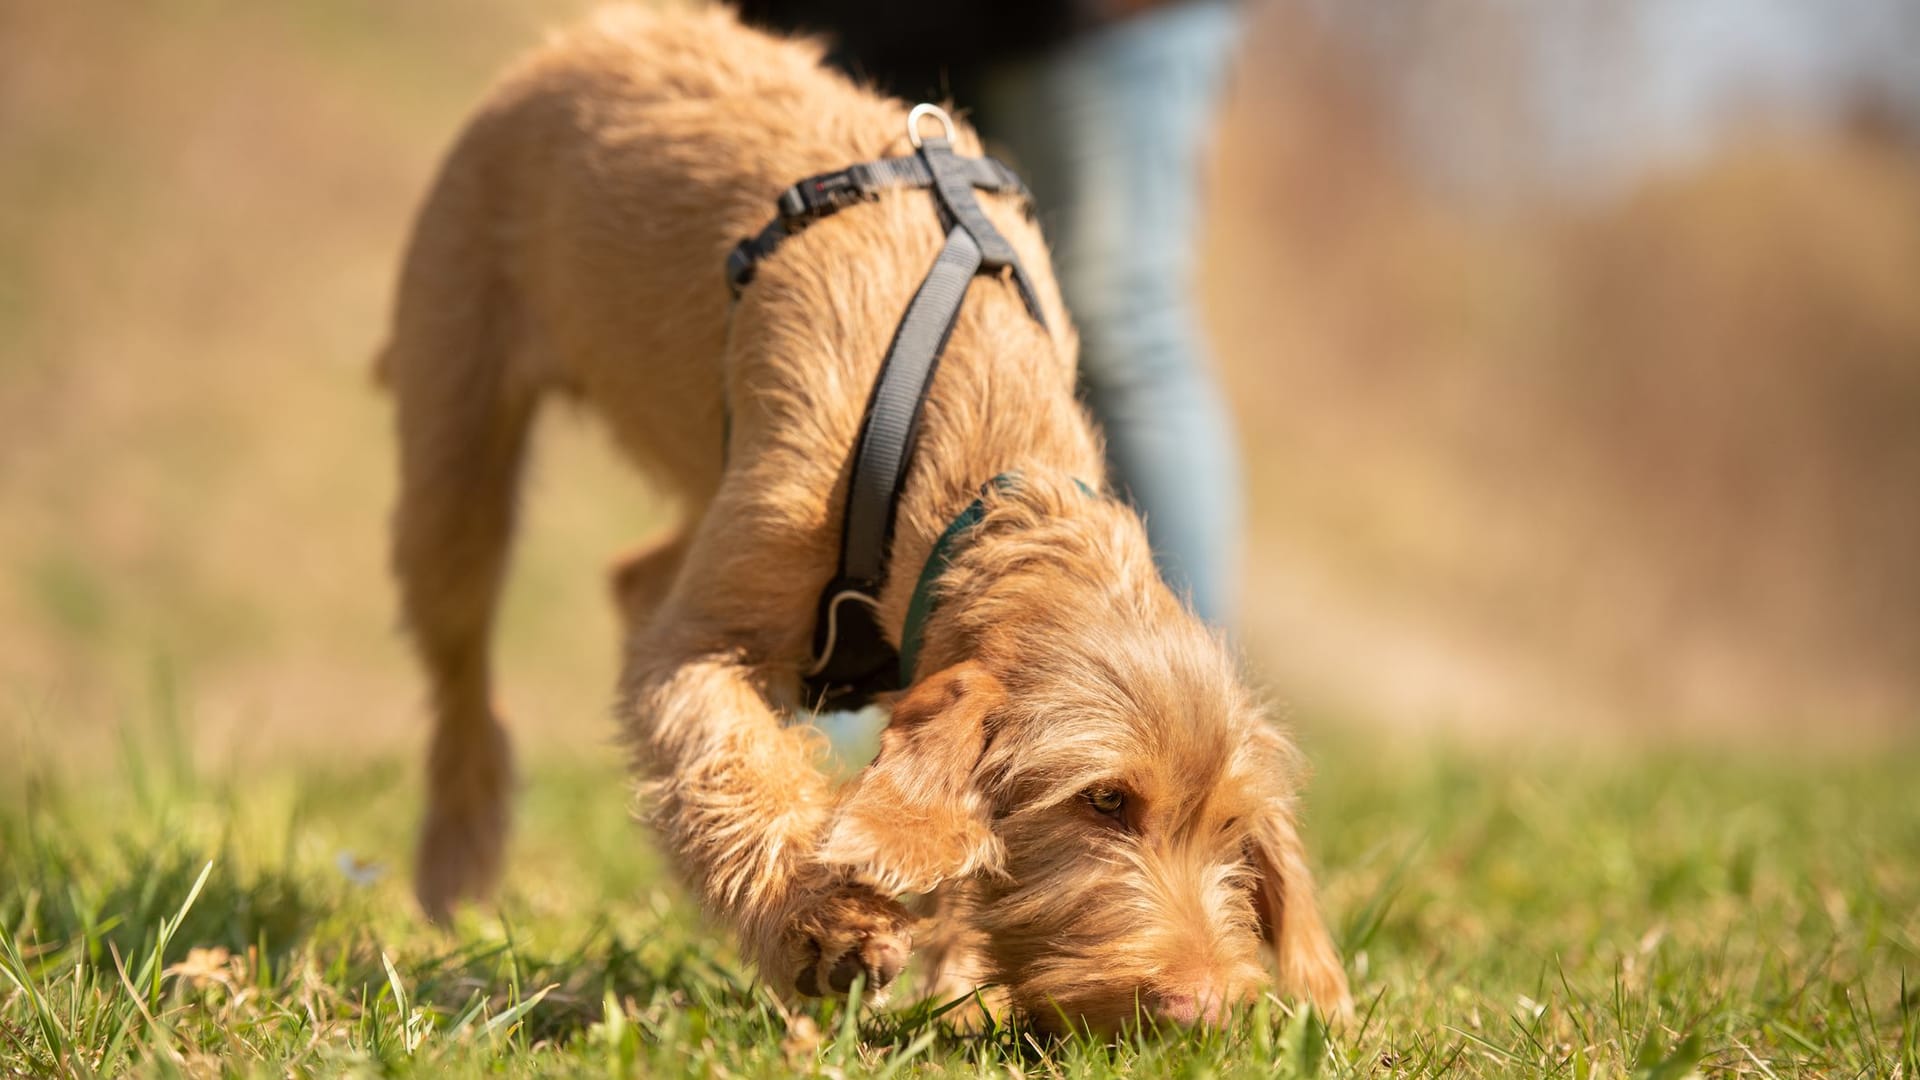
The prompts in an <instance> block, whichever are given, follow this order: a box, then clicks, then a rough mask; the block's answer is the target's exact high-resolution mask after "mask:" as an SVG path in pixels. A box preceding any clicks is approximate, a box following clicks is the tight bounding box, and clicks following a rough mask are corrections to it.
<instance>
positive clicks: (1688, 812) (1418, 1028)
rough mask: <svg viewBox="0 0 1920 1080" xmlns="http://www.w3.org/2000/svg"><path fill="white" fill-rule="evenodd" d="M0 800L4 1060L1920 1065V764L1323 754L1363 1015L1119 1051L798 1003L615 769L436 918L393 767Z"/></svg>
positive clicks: (1502, 1069) (587, 785) (1313, 1071)
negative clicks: (699, 903)
mask: <svg viewBox="0 0 1920 1080" xmlns="http://www.w3.org/2000/svg"><path fill="white" fill-rule="evenodd" d="M158 711H159V713H160V715H161V720H160V721H157V722H155V723H154V724H151V725H147V727H149V728H150V729H151V733H150V734H147V735H144V736H140V737H131V736H130V737H129V738H128V739H127V741H126V742H125V743H124V745H123V747H122V752H121V754H120V758H121V760H120V762H119V763H118V764H117V766H104V765H100V766H94V767H93V768H91V769H75V768H73V767H61V768H59V769H47V770H43V771H40V772H38V773H34V772H31V771H29V772H16V773H15V774H14V778H13V779H12V780H10V781H8V782H7V786H6V790H5V800H4V805H0V1072H6V1071H12V1072H17V1073H24V1074H32V1075H42V1074H71V1075H82V1076H85V1075H105V1074H113V1073H123V1072H137V1073H152V1074H167V1075H173V1074H178V1075H209V1074H215V1073H219V1074H279V1075H285V1074H302V1075H305V1074H338V1073H378V1074H418V1075H442V1074H447V1073H456V1074H464V1073H479V1072H499V1071H508V1072H512V1073H515V1074H520V1073H532V1074H557V1073H579V1072H600V1071H605V1072H607V1073H609V1074H611V1075H622V1076H624V1075H671V1076H679V1075H701V1076H758V1075H788V1074H791V1073H794V1072H806V1073H818V1074H821V1075H831V1076H850V1075H892V1074H896V1073H898V1074H920V1075H926V1074H936V1075H946V1074H973V1073H1009V1074H1044V1075H1060V1076H1076V1077H1081V1076H1084V1077H1102V1076H1109V1075H1120V1074H1134V1073H1137V1074H1139V1075H1181V1076H1196V1077H1198V1076H1213V1075H1219V1076H1227V1075H1263V1076H1264V1075H1274V1074H1279V1075H1305V1076H1312V1075H1326V1076H1360V1075H1365V1076H1373V1075H1430V1074H1439V1073H1448V1074H1459V1075H1487V1076H1505V1075H1539V1076H1566V1077H1582V1078H1583V1077H1587V1076H1617V1075H1628V1074H1631V1075H1633V1076H1636V1077H1646V1078H1664V1077H1679V1076H1682V1075H1686V1074H1688V1073H1689V1072H1691V1071H1693V1070H1696V1069H1698V1070H1700V1071H1703V1072H1710V1073H1717V1074H1718V1073H1724V1074H1731V1075H1754V1076H1788V1075H1829V1076H1848V1077H1852V1076H1875V1077H1894V1076H1901V1077H1912V1076H1915V1075H1920V800H1916V799H1914V798H1913V797H1912V777H1913V776H1914V775H1915V772H1916V767H1917V766H1920V754H1916V753H1913V752H1907V751H1902V752H1897V753H1889V754H1883V755H1881V756H1878V757H1876V758H1873V759H1854V760H1833V761H1826V762H1816V763H1812V764H1809V763H1806V762H1796V761H1792V760H1787V759H1784V758H1783V759H1766V758H1761V757H1753V758H1748V759H1739V758H1732V759H1730V758H1728V757H1726V756H1720V757H1716V758H1713V759H1711V760H1709V759H1707V758H1705V757H1700V756H1690V755H1688V754H1687V753H1685V752H1681V751H1666V752H1662V753H1659V754H1656V755H1652V756H1647V755H1638V756H1626V755H1618V754H1613V753H1597V754H1596V753H1578V754H1576V753H1572V752H1570V751H1561V752H1557V753H1548V752H1546V751H1531V752H1524V753H1520V754H1518V755H1517V756H1503V757H1492V756H1488V755H1486V754H1484V753H1481V752H1475V751H1470V750H1466V749H1451V750H1449V749H1445V748H1442V747H1439V746H1432V745H1423V746H1418V747H1402V748H1399V749H1388V750H1386V751H1383V750H1382V748H1381V747H1379V746H1377V745H1372V744H1371V742H1370V741H1369V742H1368V743H1365V744H1363V743H1362V741H1361V740H1359V739H1357V738H1355V737H1353V736H1351V735H1338V734H1333V733H1324V734H1322V735H1321V737H1319V738H1316V739H1314V740H1313V744H1314V745H1313V750H1314V752H1315V756H1316V758H1317V759H1318V762H1319V778H1318V780H1317V782H1316V784H1315V787H1314V789H1313V792H1312V801H1311V808H1310V825H1309V827H1310V829H1311V832H1312V835H1313V837H1314V839H1315V841H1316V842H1317V847H1318V853H1319V858H1320V861H1321V863H1322V874H1323V877H1324V879H1325V885H1326V889H1325V892H1326V902H1327V905H1328V907H1329V910H1330V914H1331V917H1332V919H1333V921H1334V924H1335V926H1336V927H1337V930H1338V933H1339V936H1340V938H1341V939H1342V943H1343V946H1344V949H1345V952H1346V955H1347V957H1348V963H1349V967H1350V970H1351V973H1352V974H1353V976H1354V983H1355V988H1356V993H1357V995H1358V997H1359V998H1360V1011H1361V1016H1362V1019H1361V1021H1360V1022H1359V1023H1358V1024H1357V1025H1355V1026H1354V1027H1352V1028H1349V1029H1345V1030H1335V1031H1328V1030H1326V1029H1325V1027H1324V1026H1323V1025H1322V1023H1321V1021H1320V1020H1319V1019H1318V1018H1316V1017H1314V1016H1312V1015H1311V1014H1310V1013H1307V1012H1305V1011H1300V1010H1295V1009H1293V1008H1292V1007H1291V1006H1289V1005H1288V1004H1286V1003H1283V1002H1280V1001H1278V1000H1264V1001H1261V1002H1260V1003H1258V1004H1257V1005H1255V1006H1254V1007H1252V1008H1251V1009H1249V1010H1247V1011H1246V1012H1245V1013H1244V1014H1242V1015H1241V1016H1240V1017H1239V1018H1238V1019H1237V1020H1236V1022H1235V1023H1234V1024H1233V1025H1232V1026H1231V1027H1230V1028H1229V1029H1228V1030H1226V1031H1224V1032H1220V1033H1212V1034H1206V1035H1192V1034H1182V1033H1173V1034H1162V1035H1160V1036H1157V1037H1156V1036H1151V1035H1149V1036H1144V1037H1140V1038H1135V1039H1132V1040H1127V1041H1123V1042H1121V1043H1119V1044H1117V1045H1107V1044H1102V1043H1098V1042H1095V1041H1092V1040H1088V1039H1072V1040H1066V1041H1064V1042H1054V1043H1048V1042H1044V1041H1042V1040H1039V1039H1037V1038H1034V1037H1030V1036H1029V1035H1028V1034H1027V1033H1025V1032H1023V1031H1021V1030H1020V1029H1018V1028H1017V1027H1015V1026H1012V1025H1003V1026H999V1027H996V1028H993V1029H991V1030H987V1031H982V1032H973V1033H965V1032H960V1031H956V1030H953V1029H952V1028H951V1027H950V1026H949V1025H948V1024H947V1023H946V1022H945V1020H944V1019H943V1018H942V1017H941V1016H940V1015H938V1010H937V1008H936V1007H935V1003H905V1004H898V1003H897V1007H895V1008H892V1009H889V1010H881V1011H875V1010H870V1009H865V1008H846V1007H836V1006H834V1005H829V1004H816V1005H812V1006H801V1007H794V1006H789V1005H785V1004H782V1003H781V1002H779V1001H777V1000H776V999H775V998H774V997H772V996H771V995H770V994H769V993H768V992H767V991H766V989H765V988H764V987H761V986H760V985H758V984H757V983H756V982H755V981H754V979H753V977H752V975H751V973H750V971H748V970H746V969H744V968H743V967H742V966H741V964H740V963H739V961H738V959H737V957H736V954H735V953H734V951H733V949H732V947H731V945H730V944H729V943H728V942H727V941H726V939H725V936H724V935H723V934H721V933H719V932H717V931H716V930H714V929H712V928H710V927H708V926H705V925H703V924H702V922H701V921H700V919H699V918H698V916H697V914H696V913H695V911H694V910H693V908H692V906H691V904H690V903H689V901H688V899H687V897H686V896H685V894H684V893H682V892H681V891H679V890H678V889H677V887H675V886H674V885H673V884H672V883H671V882H670V880H669V879H668V877H667V876H666V875H665V873H664V871H663V866H662V864H661V861H660V859H659V858H658V856H657V855H656V854H655V853H653V852H652V851H651V849H650V848H649V846H648V845H647V844H646V843H645V841H644V839H643V837H642V836H641V834H640V833H639V832H638V830H637V828H636V827H635V826H634V825H632V824H631V822H630V820H629V818H628V815H627V813H626V809H627V808H626V802H625V789H624V787H623V785H622V783H621V779H620V776H619V773H618V769H617V766H616V764H615V763H614V760H613V759H614V757H615V755H614V754H613V753H612V752H611V751H610V750H609V751H608V752H606V753H605V754H603V755H600V756H597V757H589V758H578V759H567V758H563V757H555V758H553V759H551V760H548V761H545V762H540V763H536V764H535V765H533V766H531V767H530V768H529V775H528V777H527V778H526V782H525V785H524V791H523V797H522V803H521V812H520V818H519V831H518V834H517V840H516V851H515V855H514V862H513V868H512V871H511V878H510V882H509V884H508V887H507V889H506V893H505V896H504V898H503V901H502V903H501V906H500V908H499V909H498V911H495V912H487V913H481V912H470V913H468V914H466V915H465V916H463V919H462V921H461V922H460V924H459V925H458V926H457V928H456V929H455V930H454V931H453V932H451V933H447V932H441V931H436V930H433V929H431V928H429V927H427V926H425V925H424V924H423V923H422V922H421V921H420V920H419V919H418V918H417V917H416V916H415V915H414V914H413V910H412V908H411V905H410V903H409V901H408V899H407V896H406V889H405V881H404V873H403V872H402V869H401V868H402V867H404V864H405V859H406V849H407V844H408V840H409V834H410V830H411V826H412V820H413V813H414V799H415V795H416V790H415V784H414V780H413V771H412V768H411V767H410V766H407V765H404V764H402V763H400V762H398V761H392V760H389V761H385V762H375V763H373V764H371V765H368V766H366V767H364V768H355V769H346V768H342V767H338V766H336V767H334V768H333V769H331V770H329V769H326V768H321V769H318V770H316V769H315V768H313V767H312V766H311V765H309V766H306V767H301V768H294V767H293V766H291V765H289V766H287V767H286V768H283V769H271V768H269V769H264V770H263V769H254V770H251V771H249V772H247V773H245V774H239V773H235V774H231V775H225V776H206V775H201V774H199V773H198V772H197V771H196V770H195V767H194V765H193V763H192V762H191V761H190V760H189V755H187V754H185V753H183V752H180V750H179V748H178V746H177V745H176V743H177V740H178V735H177V734H174V733H171V731H170V726H171V725H173V724H175V723H177V722H178V718H177V717H175V716H174V710H172V709H170V708H163V709H160V710H158Z"/></svg>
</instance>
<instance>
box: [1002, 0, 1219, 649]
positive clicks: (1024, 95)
mask: <svg viewBox="0 0 1920 1080" xmlns="http://www.w3.org/2000/svg"><path fill="white" fill-rule="evenodd" d="M1239 27H1240V12H1239V9H1238V7H1237V5H1235V4H1232V3H1223V2H1218V0H1198V2H1188V3H1179V4H1172V5H1168V6H1165V7H1161V8H1157V9H1155V10H1152V11H1150V12H1147V13H1145V14H1142V15H1137V16H1134V17H1132V18H1128V19H1125V20H1123V21H1120V22H1116V23H1112V24H1109V25H1107V26H1104V27H1101V28H1099V29H1097V30H1094V31H1092V32H1089V33H1086V34H1082V35H1080V36H1078V37H1076V38H1075V39H1073V40H1072V41H1071V42H1069V43H1067V44H1065V45H1063V46H1061V47H1059V48H1056V49H1053V50H1051V51H1050V52H1048V53H1047V54H1045V55H1043V56H1040V57H1037V58H1034V59H1032V60H1029V61H1023V62H1021V63H1018V64H1014V65H1008V66H1005V67H1002V68H1000V69H998V70H994V71H991V72H989V73H988V75H987V78H986V80H985V84H984V88H983V97H982V101H981V104H982V106H983V109H982V113H981V115H980V117H979V120H980V126H981V128H982V129H983V130H984V131H985V132H986V134H987V136H988V138H989V139H990V140H991V141H992V142H995V143H998V144H1000V146H1001V147H1002V148H1003V149H1004V150H1005V151H1006V152H1008V153H1009V156H1010V157H1012V158H1013V159H1014V160H1013V163H1014V164H1015V166H1016V168H1018V169H1019V171H1020V173H1021V175H1022V176H1023V177H1024V178H1025V179H1026V181H1027V183H1028V185H1029V186H1030V187H1031V188H1032V189H1033V191H1034V195H1035V198H1036V199H1037V200H1038V202H1039V205H1040V209H1041V220H1042V222H1043V224H1044V226H1045V228H1046V232H1047V235H1048V239H1049V240H1050V241H1051V243H1052V246H1053V250H1054V266H1055V269H1056V271H1057V272H1058V274H1059V278H1060V284H1061V288H1062V290H1063V291H1064V293H1065V295H1066V301H1067V307H1068V310H1069V311H1071V312H1072V314H1073V319H1074V322H1075V324H1076V325H1077V326H1078V327H1079V330H1080V340H1081V356H1080V361H1081V379H1082V389H1083V392H1084V394H1085V395H1086V399H1087V402H1088V404H1089V406H1090V407H1091V408H1092V410H1093V412H1094V415H1095V416H1096V417H1097V418H1098V419H1099V421H1100V423H1101V425H1102V427H1103V428H1104V429H1105V431H1106V436H1107V453H1108V458H1109V462H1110V464H1111V466H1112V469H1113V476H1114V480H1115V482H1116V484H1117V485H1118V487H1119V489H1120V490H1121V491H1122V492H1123V493H1124V494H1126V495H1127V496H1128V497H1129V498H1131V499H1132V500H1133V502H1134V504H1135V505H1136V506H1137V507H1138V508H1139V509H1140V511H1141V514H1142V516H1143V517H1144V518H1145V520H1146V525H1147V535H1148V537H1149V539H1150V540H1151V541H1152V544H1153V548H1154V556H1155V558H1156V560H1157V561H1158V562H1159V564H1160V568H1161V571H1162V573H1163V574H1164V575H1165V576H1166V578H1167V580H1168V582H1169V583H1170V584H1172V585H1173V587H1174V588H1175V590H1176V591H1180V592H1183V593H1184V594H1186V595H1187V597H1188V599H1189V602H1190V603H1191V604H1192V605H1193V608H1194V610H1195V611H1196V612H1198V613H1199V614H1200V616H1201V617H1203V618H1205V619H1207V620H1209V621H1211V622H1214V623H1216V624H1225V623H1226V622H1228V621H1229V620H1230V619H1231V617H1232V614H1233V605H1234V601H1235V599H1236V596H1235V594H1236V592H1237V591H1238V586H1237V580H1236V579H1237V577H1238V571H1239V560H1240V556H1241V551H1240V546H1241V528H1242V522H1241V518H1242V512H1243V511H1242V498H1243V495H1242V491H1241V478H1240V466H1239V458H1238V451H1237V449H1236V445H1235V437H1234V432H1233V427H1232V422H1231V419H1230V417H1229V414H1228V410H1227V408H1226V404H1225V402H1224V400H1223V399H1222V396H1221V393H1220V389H1219V386H1218V384H1217V382H1216V380H1215V377H1214V372H1213V363H1212V358H1211V356H1210V355H1209V353H1208V350H1207V347H1206V342H1205V340H1204V338H1203V336H1202V333H1201V330H1200V325H1199V318H1198V314H1197V311H1196V304H1195V297H1194V254H1195V251H1194V249H1195V247H1196V245H1197V242H1198V217H1199V210H1200V207H1199V201H1200V182H1201V165H1202V157H1203V154H1204V152H1205V150H1206V148H1207V142H1208V138H1209V135H1210V133H1211V130H1212V126H1213V124H1212V121H1213V118H1214V113H1215V109H1216V106H1217V105H1218V102H1219V98H1220V94H1221V91H1222V89H1223V84H1224V82H1225V78H1226V69H1227V66H1228V63H1229V61H1230V59H1231V50H1232V46H1233V44H1234V42H1235V40H1236V37H1237V33H1238V30H1239Z"/></svg>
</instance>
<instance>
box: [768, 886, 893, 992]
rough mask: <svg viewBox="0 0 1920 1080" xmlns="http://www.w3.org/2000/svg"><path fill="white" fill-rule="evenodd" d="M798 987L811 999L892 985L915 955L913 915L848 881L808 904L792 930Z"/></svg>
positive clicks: (791, 925)
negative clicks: (861, 981) (858, 985)
mask: <svg viewBox="0 0 1920 1080" xmlns="http://www.w3.org/2000/svg"><path fill="white" fill-rule="evenodd" d="M787 940H788V950H787V951H788V956H789V959H790V960H791V961H792V963H791V968H790V970H792V971H793V973H794V974H793V988H794V989H795V990H797V991H799V992H800V993H802V994H805V995H806V996H808V997H825V996H827V995H830V994H835V995H837V994H844V993H846V992H847V991H848V990H849V989H851V988H852V987H853V980H854V979H855V978H857V977H859V976H863V975H864V976H865V977H866V987H867V991H868V992H869V993H872V994H876V995H877V994H879V992H880V991H883V990H885V989H886V988H887V987H888V986H890V985H892V983H893V980H894V979H895V978H897V977H899V975H900V969H901V968H903V967H905V966H906V964H907V957H908V956H909V955H911V954H912V952H913V916H912V915H911V914H909V913H908V912H907V909H906V908H903V907H901V906H900V905H899V904H897V903H895V902H893V901H892V900H890V899H888V898H886V897H884V896H881V895H880V894H879V893H877V892H875V891H874V890H873V889H871V888H869V887H868V886H865V885H860V884H856V883H853V882H842V883H840V884H836V885H832V886H829V887H828V888H826V889H825V890H823V891H822V892H820V893H818V894H816V895H814V896H812V897H809V898H808V899H807V900H806V901H803V902H802V904H801V906H800V908H799V910H798V911H797V912H796V913H795V914H794V916H793V920H792V922H791V923H789V926H788V934H787Z"/></svg>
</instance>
